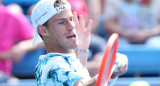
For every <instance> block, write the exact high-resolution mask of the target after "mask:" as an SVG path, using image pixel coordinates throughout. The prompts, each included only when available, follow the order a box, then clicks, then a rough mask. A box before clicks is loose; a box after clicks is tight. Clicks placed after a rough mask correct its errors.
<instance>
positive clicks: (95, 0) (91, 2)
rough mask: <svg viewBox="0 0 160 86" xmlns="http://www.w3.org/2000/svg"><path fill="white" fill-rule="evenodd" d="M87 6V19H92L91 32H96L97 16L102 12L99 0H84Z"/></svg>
mask: <svg viewBox="0 0 160 86" xmlns="http://www.w3.org/2000/svg"><path fill="white" fill-rule="evenodd" d="M85 1H86V3H87V7H88V16H87V19H93V26H92V27H93V28H92V30H91V31H92V33H94V34H96V33H97V29H98V25H99V16H100V14H101V12H102V10H101V9H102V7H101V0H85Z"/></svg>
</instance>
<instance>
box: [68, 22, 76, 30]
mask: <svg viewBox="0 0 160 86" xmlns="http://www.w3.org/2000/svg"><path fill="white" fill-rule="evenodd" d="M74 28H75V23H74V21H70V20H69V21H68V30H73V29H74Z"/></svg>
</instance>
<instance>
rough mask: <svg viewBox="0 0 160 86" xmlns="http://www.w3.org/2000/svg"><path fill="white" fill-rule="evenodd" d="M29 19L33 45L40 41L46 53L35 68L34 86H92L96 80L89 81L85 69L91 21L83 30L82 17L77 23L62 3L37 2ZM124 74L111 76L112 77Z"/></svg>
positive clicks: (52, 1) (73, 15)
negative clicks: (35, 83) (30, 20)
mask: <svg viewBox="0 0 160 86" xmlns="http://www.w3.org/2000/svg"><path fill="white" fill-rule="evenodd" d="M31 19H32V24H33V26H34V30H35V32H36V33H35V37H34V42H33V44H36V43H39V42H41V41H43V42H44V45H45V48H46V50H47V54H46V55H41V56H40V58H39V61H38V64H37V66H36V72H35V76H36V80H37V85H38V86H73V85H74V86H82V85H83V86H84V85H90V86H93V85H94V84H95V82H96V78H95V77H94V78H91V77H90V76H89V73H88V71H87V69H86V67H85V66H86V63H87V56H88V54H87V53H88V47H89V44H90V29H91V26H92V20H89V21H88V26H87V28H85V24H84V19H83V16H80V17H79V19H80V21H78V18H77V14H76V13H73V14H72V12H71V6H70V4H69V3H68V2H67V1H66V0H40V1H39V2H38V3H37V4H36V6H35V8H34V9H33V11H32V15H31ZM125 69H126V67H125ZM124 72H126V71H124ZM124 72H123V71H121V72H118V73H116V74H118V75H116V74H113V75H114V78H116V77H118V76H119V75H120V74H123V73H124ZM112 80H113V81H115V79H112ZM112 80H111V82H110V83H111V84H113V82H112Z"/></svg>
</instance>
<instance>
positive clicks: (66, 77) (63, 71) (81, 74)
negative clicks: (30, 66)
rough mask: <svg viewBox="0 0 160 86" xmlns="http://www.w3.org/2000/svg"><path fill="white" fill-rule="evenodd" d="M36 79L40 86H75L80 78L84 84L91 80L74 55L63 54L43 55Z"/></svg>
mask: <svg viewBox="0 0 160 86" xmlns="http://www.w3.org/2000/svg"><path fill="white" fill-rule="evenodd" d="M35 77H36V80H37V85H38V86H73V85H74V84H75V82H76V81H77V80H79V79H80V78H81V79H82V80H83V81H84V82H87V81H88V80H90V79H91V77H90V76H89V73H88V71H87V69H86V68H85V67H84V66H82V64H81V63H80V61H79V59H77V58H76V56H75V55H74V54H61V53H48V54H47V55H41V56H40V58H39V61H38V64H37V66H36V71H35Z"/></svg>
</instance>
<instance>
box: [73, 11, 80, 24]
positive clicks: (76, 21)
mask: <svg viewBox="0 0 160 86" xmlns="http://www.w3.org/2000/svg"><path fill="white" fill-rule="evenodd" d="M73 17H74V22H75V25H76V26H79V21H78V17H77V12H73Z"/></svg>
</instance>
